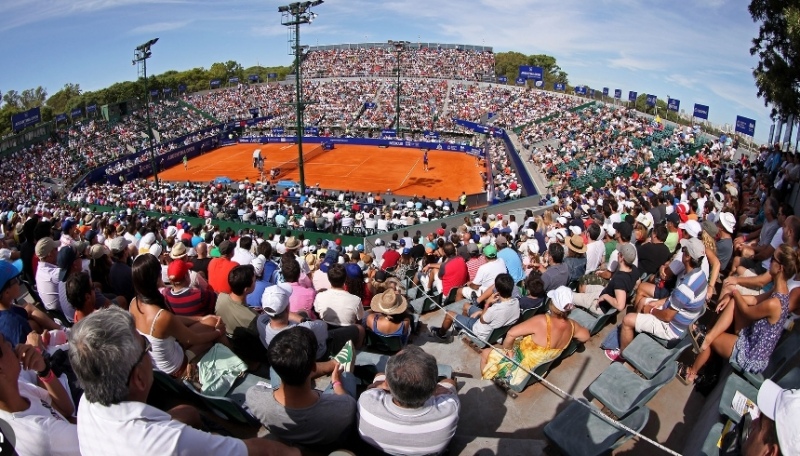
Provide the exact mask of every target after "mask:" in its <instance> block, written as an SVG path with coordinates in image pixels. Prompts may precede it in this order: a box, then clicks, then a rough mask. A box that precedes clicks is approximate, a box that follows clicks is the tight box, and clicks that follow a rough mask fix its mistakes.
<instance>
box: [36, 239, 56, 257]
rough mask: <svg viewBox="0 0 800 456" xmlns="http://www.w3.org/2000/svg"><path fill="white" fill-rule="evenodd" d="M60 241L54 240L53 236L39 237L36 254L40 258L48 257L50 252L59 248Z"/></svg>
mask: <svg viewBox="0 0 800 456" xmlns="http://www.w3.org/2000/svg"><path fill="white" fill-rule="evenodd" d="M58 245H59V244H58V242H56V241H54V240H53V238H51V237H46V238H42V239H39V242H37V243H36V249H35V250H36V256H37V257H39V258H46V257H47V255H50V252H52V251H53V250H55V249H57V248H58Z"/></svg>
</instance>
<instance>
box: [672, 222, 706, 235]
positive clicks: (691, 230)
mask: <svg viewBox="0 0 800 456" xmlns="http://www.w3.org/2000/svg"><path fill="white" fill-rule="evenodd" d="M678 228H680V229H682V230H684V231H686V234H688V235H689V236H691V237H693V238H696V237H697V236H699V235H700V232H701V231H703V227H702V226H701V225H700V222H698V221H697V220H687V221H685V222H683V223H681V224H680V225H678Z"/></svg>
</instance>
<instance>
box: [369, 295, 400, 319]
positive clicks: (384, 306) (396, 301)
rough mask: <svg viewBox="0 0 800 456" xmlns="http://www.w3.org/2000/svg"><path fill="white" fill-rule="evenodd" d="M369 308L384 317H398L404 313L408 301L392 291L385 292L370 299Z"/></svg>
mask: <svg viewBox="0 0 800 456" xmlns="http://www.w3.org/2000/svg"><path fill="white" fill-rule="evenodd" d="M369 308H370V309H372V311H373V312H378V313H382V314H384V315H398V314H401V313H403V312H405V311H406V309H407V308H408V301H407V300H406V298H404V297H403V296H402V295H399V294H397V292H395V291H394V290H386V291H384V292H383V293H379V294H377V295H375V296H374V297H373V298H372V302H370V304H369Z"/></svg>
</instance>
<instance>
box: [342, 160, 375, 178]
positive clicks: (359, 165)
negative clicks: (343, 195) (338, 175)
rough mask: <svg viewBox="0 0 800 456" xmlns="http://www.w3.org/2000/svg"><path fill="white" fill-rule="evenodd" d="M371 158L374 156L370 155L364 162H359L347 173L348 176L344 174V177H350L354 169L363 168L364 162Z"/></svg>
mask: <svg viewBox="0 0 800 456" xmlns="http://www.w3.org/2000/svg"><path fill="white" fill-rule="evenodd" d="M370 158H372V157H369V156H367V158H366V159H364V161H363V162H361V163H359V164H358V165H356V166H354V167H353V169H351V170H350V172H349V173H347V175H346V176H344V177H350V175H351V174H353V171H355V170H357V169H358V168H361V165H363V164H364V163H366V162H367V161H368V160H369V159H370ZM351 166H352V165H351Z"/></svg>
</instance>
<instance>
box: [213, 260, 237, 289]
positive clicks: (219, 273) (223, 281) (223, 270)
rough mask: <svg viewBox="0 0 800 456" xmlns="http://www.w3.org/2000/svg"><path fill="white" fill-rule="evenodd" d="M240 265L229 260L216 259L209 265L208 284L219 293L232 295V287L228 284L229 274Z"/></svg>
mask: <svg viewBox="0 0 800 456" xmlns="http://www.w3.org/2000/svg"><path fill="white" fill-rule="evenodd" d="M236 266H239V263H237V262H235V261H231V260H229V259H228V258H225V257H222V258H214V259H212V260H211V261H209V263H208V284H209V285H211V288H213V289H214V291H215V292H217V293H230V292H231V285H230V284H229V283H228V274H229V273H230V272H231V269H233V268H235V267H236Z"/></svg>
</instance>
